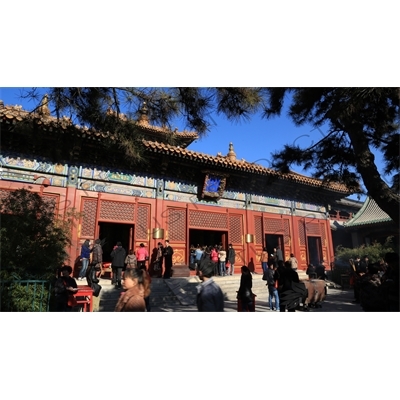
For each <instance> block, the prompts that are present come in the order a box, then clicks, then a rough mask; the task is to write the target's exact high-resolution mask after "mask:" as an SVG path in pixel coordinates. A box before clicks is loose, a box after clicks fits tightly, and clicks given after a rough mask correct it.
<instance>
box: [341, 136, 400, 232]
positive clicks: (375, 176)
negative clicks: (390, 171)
mask: <svg viewBox="0 0 400 400" xmlns="http://www.w3.org/2000/svg"><path fill="white" fill-rule="evenodd" d="M348 134H349V137H350V140H351V143H352V145H353V149H354V155H355V158H356V163H357V170H358V172H359V173H360V175H361V177H362V179H363V182H364V185H365V187H366V189H367V191H368V195H369V196H370V197H372V198H373V199H374V200H375V202H376V203H377V204H378V206H379V207H380V208H381V209H382V210H383V211H385V212H386V213H387V214H388V215H389V216H390V218H392V220H393V221H394V222H395V224H396V225H397V226H400V217H399V214H400V196H399V195H398V194H397V193H395V192H394V191H393V190H392V189H391V188H390V187H389V186H388V185H387V184H386V183H385V181H384V180H383V179H382V178H381V174H380V173H379V171H378V168H377V167H376V165H375V156H374V155H373V154H372V152H371V150H370V148H369V145H368V140H367V138H366V136H365V134H364V132H363V131H362V130H361V131H359V130H357V131H356V130H349V131H348Z"/></svg>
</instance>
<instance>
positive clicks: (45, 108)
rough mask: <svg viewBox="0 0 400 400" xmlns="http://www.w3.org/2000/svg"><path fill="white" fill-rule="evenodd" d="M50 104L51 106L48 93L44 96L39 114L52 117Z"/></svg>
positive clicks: (38, 110)
mask: <svg viewBox="0 0 400 400" xmlns="http://www.w3.org/2000/svg"><path fill="white" fill-rule="evenodd" d="M48 104H49V95H48V94H47V93H46V94H45V95H44V96H43V98H42V101H41V102H40V106H39V107H38V109H37V112H38V114H40V115H46V116H50V110H49V106H48Z"/></svg>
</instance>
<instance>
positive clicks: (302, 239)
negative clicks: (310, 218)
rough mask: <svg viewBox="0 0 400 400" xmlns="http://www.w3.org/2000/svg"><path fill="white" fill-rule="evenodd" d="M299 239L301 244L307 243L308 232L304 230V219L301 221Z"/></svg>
mask: <svg viewBox="0 0 400 400" xmlns="http://www.w3.org/2000/svg"><path fill="white" fill-rule="evenodd" d="M299 240H300V246H305V245H306V233H305V231H304V224H303V221H299Z"/></svg>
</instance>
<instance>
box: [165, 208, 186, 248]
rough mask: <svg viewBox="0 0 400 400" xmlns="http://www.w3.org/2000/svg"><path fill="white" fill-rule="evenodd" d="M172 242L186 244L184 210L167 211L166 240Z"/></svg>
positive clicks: (171, 209)
mask: <svg viewBox="0 0 400 400" xmlns="http://www.w3.org/2000/svg"><path fill="white" fill-rule="evenodd" d="M167 239H169V240H171V241H174V242H186V210H185V209H182V208H169V209H168V238H167Z"/></svg>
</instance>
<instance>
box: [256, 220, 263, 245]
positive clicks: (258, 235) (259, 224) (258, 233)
mask: <svg viewBox="0 0 400 400" xmlns="http://www.w3.org/2000/svg"><path fill="white" fill-rule="evenodd" d="M254 227H255V232H254V234H255V235H256V244H262V243H263V232H262V218H261V217H257V216H256V217H254Z"/></svg>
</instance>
